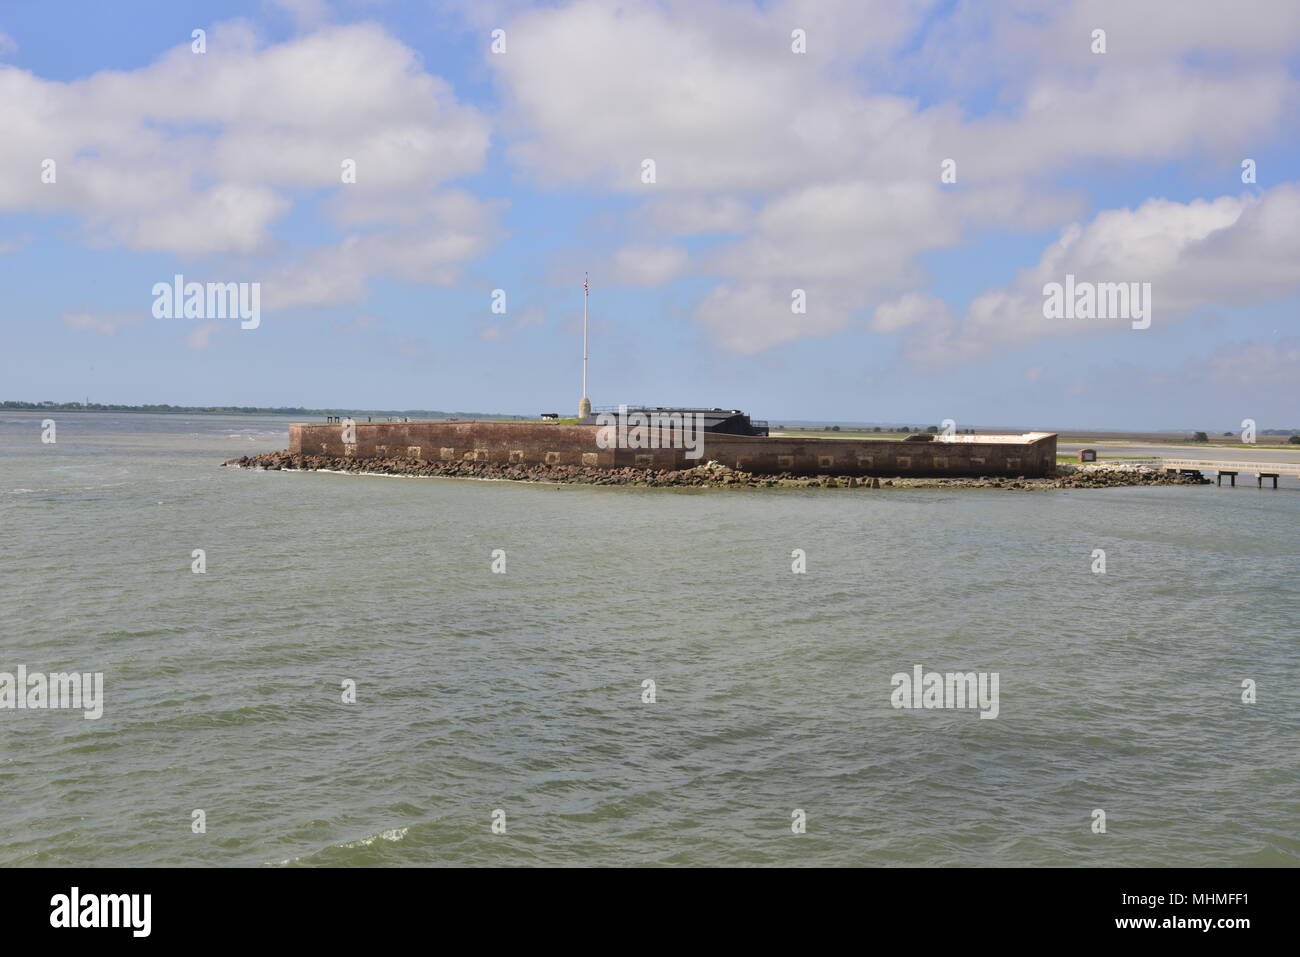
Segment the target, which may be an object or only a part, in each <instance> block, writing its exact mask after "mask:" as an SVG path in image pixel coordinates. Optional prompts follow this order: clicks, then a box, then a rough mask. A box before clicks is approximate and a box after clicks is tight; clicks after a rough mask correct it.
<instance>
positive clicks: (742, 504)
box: [0, 413, 1300, 866]
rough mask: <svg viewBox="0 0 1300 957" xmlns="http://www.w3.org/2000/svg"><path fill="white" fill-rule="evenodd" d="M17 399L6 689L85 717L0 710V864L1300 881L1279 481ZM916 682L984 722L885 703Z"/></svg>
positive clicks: (0, 526)
mask: <svg viewBox="0 0 1300 957" xmlns="http://www.w3.org/2000/svg"><path fill="white" fill-rule="evenodd" d="M42 418H43V416H40V415H27V414H21V413H7V414H6V413H0V555H3V559H2V560H0V671H10V672H12V671H13V670H14V669H15V668H16V666H17V665H19V664H24V665H26V666H27V667H28V669H30V670H32V671H46V672H53V671H69V670H77V671H90V672H94V671H102V672H104V674H105V681H106V703H105V706H104V715H103V717H102V718H101V719H100V720H98V721H88V720H85V719H83V718H82V716H81V714H80V713H79V712H69V711H30V710H24V711H16V710H3V711H0V795H3V799H2V800H0V864H7V865H43V864H44V865H49V864H97V865H139V864H170V865H176V864H179V865H191V864H193V865H223V864H237V865H256V864H279V863H291V864H306V865H340V864H366V865H383V864H400V865H412V864H495V865H518V864H524V865H528V864H548V865H574V864H602V865H612V864H679V865H684V864H701V865H724V864H740V865H761V864H792V865H803V864H816V865H832V864H839V865H844V864H852V865H967V866H978V865H1090V866H1111V865H1145V864H1151V865H1208V864H1234V865H1245V864H1269V865H1295V864H1297V863H1300V840H1298V839H1297V824H1298V823H1300V797H1298V796H1297V795H1298V794H1300V788H1297V783H1298V782H1297V777H1298V775H1297V733H1296V732H1297V714H1298V713H1300V709H1298V705H1300V695H1298V694H1297V691H1296V683H1297V680H1300V669H1298V668H1297V664H1298V663H1300V653H1298V651H1297V635H1298V634H1300V610H1298V609H1300V587H1298V586H1297V578H1296V555H1297V552H1298V551H1300V547H1298V546H1300V490H1297V489H1296V488H1295V486H1294V485H1293V484H1292V485H1290V487H1288V488H1284V489H1280V490H1278V491H1276V492H1274V491H1272V490H1265V491H1263V492H1261V491H1259V490H1257V489H1255V488H1254V487H1253V483H1252V487H1250V488H1238V489H1235V490H1232V489H1227V488H1223V489H1219V488H1214V487H1208V488H1141V489H1101V490H1063V491H1035V492H1005V491H995V490H971V491H939V490H920V491H901V490H899V491H890V490H881V491H863V490H781V491H777V490H745V491H735V490H733V491H722V490H708V491H683V490H635V489H618V488H578V487H561V488H556V487H551V486H540V485H536V486H530V485H514V484H508V483H497V482H473V481H456V480H442V479H391V478H369V477H358V476H343V475H322V474H290V473H263V472H250V471H236V470H231V469H221V468H218V467H217V465H218V463H219V462H221V461H222V460H224V459H226V458H229V457H231V456H233V455H237V454H241V453H251V452H254V451H269V450H272V449H276V448H283V447H284V446H285V445H286V444H287V437H286V429H285V425H286V423H287V421H288V420H282V419H270V418H266V417H253V416H249V417H218V416H144V415H117V416H114V415H75V414H68V413H56V414H54V415H53V418H55V420H56V421H57V423H58V432H57V443H56V444H54V445H43V444H42V443H41V442H40V433H41V429H40V420H41V419H42ZM196 548H201V549H204V550H205V551H206V555H207V573H206V574H204V575H196V574H193V573H192V571H191V562H192V558H191V552H192V551H193V550H194V549H196ZM797 548H799V549H804V550H805V552H806V553H807V573H806V574H803V575H796V574H792V572H791V561H792V559H791V552H792V551H793V550H794V549H797ZM1097 548H1101V549H1105V551H1106V557H1107V573H1106V574H1105V575H1096V574H1093V573H1092V571H1091V566H1092V551H1093V550H1094V549H1097ZM494 549H504V550H505V553H506V562H507V565H506V573H505V574H493V573H492V571H491V568H490V566H491V562H492V552H493V550H494ZM917 664H920V665H922V666H924V667H925V669H926V670H936V671H952V670H963V671H965V670H976V671H996V672H998V673H999V675H1000V692H1001V700H1000V714H999V716H998V718H997V719H996V720H980V719H979V718H978V717H977V714H976V713H975V712H973V711H961V712H958V711H940V710H928V711H927V710H922V711H899V710H894V709H893V708H892V707H891V705H890V692H891V685H890V677H891V675H893V674H894V673H896V672H901V671H910V670H911V669H912V667H913V666H914V665H917ZM647 678H649V679H653V680H654V681H655V682H656V688H657V701H656V702H655V703H653V704H646V703H643V702H642V682H643V681H644V680H645V679H647ZM1247 678H1249V679H1253V680H1254V681H1255V682H1256V683H1257V685H1258V696H1259V699H1258V702H1257V703H1255V704H1243V703H1242V702H1241V682H1242V680H1243V679H1247ZM348 679H350V680H353V681H355V682H356V684H357V701H356V703H355V704H345V703H343V702H342V701H341V694H342V691H341V683H342V682H343V681H344V680H348ZM498 808H499V809H502V810H504V811H505V814H506V823H507V833H506V834H505V835H494V834H493V833H492V831H491V827H490V826H491V823H492V821H491V815H492V812H493V811H494V810H495V809H498ZM796 808H798V809H802V810H804V811H805V812H806V814H807V833H806V834H803V835H796V834H794V833H792V831H791V826H790V824H791V812H792V810H794V809H796ZM1096 808H1101V809H1104V810H1105V811H1106V814H1107V833H1105V834H1093V833H1092V832H1091V829H1090V825H1091V822H1092V817H1091V814H1092V812H1093V810H1094V809H1096ZM195 809H203V810H204V811H205V812H206V816H207V832H206V833H205V834H194V833H191V826H190V825H191V814H192V812H193V811H194V810H195Z"/></svg>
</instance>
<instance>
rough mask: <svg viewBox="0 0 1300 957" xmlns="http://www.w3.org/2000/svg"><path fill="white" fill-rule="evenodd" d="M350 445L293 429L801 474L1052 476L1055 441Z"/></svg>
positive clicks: (309, 437) (400, 448)
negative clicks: (693, 450) (347, 437)
mask: <svg viewBox="0 0 1300 957" xmlns="http://www.w3.org/2000/svg"><path fill="white" fill-rule="evenodd" d="M354 428H355V429H356V440H357V441H356V442H355V443H354V444H353V445H351V446H347V447H345V446H344V444H343V429H344V426H342V425H338V424H333V423H330V424H295V425H291V426H289V448H290V451H293V452H303V453H307V454H327V455H337V456H355V457H357V458H373V457H381V458H382V457H388V458H416V459H421V460H425V461H439V460H442V461H462V460H470V461H474V460H478V461H488V462H503V463H504V462H519V463H522V464H527V465H538V464H553V465H579V466H581V465H586V466H595V467H599V468H621V467H623V466H636V467H645V468H661V469H683V468H691V467H692V466H695V465H702V464H704V463H705V462H708V461H709V460H711V459H712V460H715V461H718V462H721V463H722V464H723V465H728V466H731V467H732V468H738V469H743V470H744V471H746V472H758V473H768V474H772V473H778V472H790V473H792V474H795V475H820V474H825V475H879V476H917V477H920V476H971V477H977V476H982V475H988V476H995V475H1001V476H1019V475H1024V476H1026V477H1034V476H1042V475H1051V474H1052V473H1053V472H1054V471H1055V469H1056V436H1055V435H1048V436H1045V437H1044V438H1041V439H1038V440H1036V441H1034V442H1027V443H1014V444H1011V443H993V442H988V443H982V442H954V443H948V442H901V441H898V440H894V439H811V438H810V439H791V438H768V437H758V436H753V437H751V436H743V435H722V434H707V433H706V434H705V436H704V451H703V455H702V456H701V457H700V458H698V459H688V458H687V457H686V450H685V449H602V448H599V447H598V446H597V445H596V432H597V427H596V426H590V425H551V424H546V423H536V422H476V421H466V422H361V423H357V424H356V425H355V426H354Z"/></svg>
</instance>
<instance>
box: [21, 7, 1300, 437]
mask: <svg viewBox="0 0 1300 957" xmlns="http://www.w3.org/2000/svg"><path fill="white" fill-rule="evenodd" d="M1130 6H1132V5H1131V4H1124V3H1111V2H1094V3H1090V4H1086V5H1085V4H1075V3H1059V4H1045V5H1042V6H1041V7H1040V8H1038V9H1037V10H1036V12H1034V13H1033V14H1032V15H1029V14H1026V13H1025V12H1024V10H1023V5H1022V4H1020V3H1017V2H1005V3H998V2H995V3H984V4H965V3H957V2H943V3H931V4H925V3H901V2H893V0H880V2H861V0H859V2H854V3H848V2H845V3H837V2H823V3H817V4H811V3H805V2H787V3H765V4H745V3H714V2H703V0H701V2H693V3H677V2H662V3H650V2H628V3H621V4H617V3H595V2H573V3H548V4H522V3H501V4H495V3H472V4H465V5H463V6H462V5H459V4H456V3H427V2H400V0H391V2H383V0H366V2H362V0H356V2H352V0H334V2H326V0H276V2H271V0H267V2H252V3H222V4H211V3H184V2H168V3H163V2H134V3H131V4H128V5H126V7H125V8H124V7H122V6H119V5H104V4H99V3H91V2H85V3H49V2H28V0H17V2H11V3H9V4H6V5H5V6H4V7H3V8H2V9H0V102H2V103H3V104H4V116H5V117H6V126H7V128H8V129H7V134H8V135H7V136H6V143H5V144H4V145H3V146H0V282H2V283H3V287H4V289H5V292H6V296H5V299H4V302H3V304H2V305H0V332H2V333H3V342H4V349H3V353H2V354H0V398H10V399H27V400H42V399H52V400H57V401H67V400H74V399H81V398H84V397H86V396H89V397H90V398H91V399H92V400H93V401H102V402H127V403H148V402H170V403H174V404H205V405H206V404H222V405H225V404H238V405H268V406H270V405H295V406H296V405H303V406H329V407H356V408H441V409H459V410H466V409H472V410H479V411H499V412H518V413H537V412H541V411H561V412H569V411H571V410H572V409H573V408H574V407H576V404H577V399H578V397H579V391H580V376H581V366H580V355H581V309H582V275H583V271H584V270H589V271H590V272H591V288H592V298H591V311H592V340H591V342H592V344H591V353H592V366H591V380H590V381H591V388H590V392H591V397H592V400H593V402H594V403H595V404H597V405H606V404H615V403H618V402H645V403H653V404H703V405H709V406H713V405H725V406H729V407H730V406H734V407H740V408H744V409H746V410H748V411H750V412H752V413H753V414H754V415H756V416H758V417H762V418H767V419H771V420H776V421H779V420H782V419H812V420H817V419H824V420H826V421H834V420H844V421H874V422H908V423H926V424H928V423H937V422H938V421H940V420H941V419H945V418H952V419H954V420H955V421H957V423H958V424H959V426H961V425H964V424H969V425H971V426H976V425H983V426H994V425H1006V426H1021V427H1033V428H1068V427H1099V428H1102V427H1105V428H1132V429H1151V428H1204V429H1210V430H1215V431H1226V430H1229V429H1236V428H1238V427H1239V423H1240V422H1241V420H1242V419H1243V418H1253V419H1255V420H1256V421H1257V422H1258V423H1259V427H1260V428H1272V427H1279V428H1280V427H1298V426H1300V399H1297V389H1296V385H1297V383H1300V331H1297V322H1296V317H1297V314H1298V310H1297V306H1300V215H1297V214H1298V213H1300V186H1298V185H1297V183H1298V181H1300V150H1297V145H1298V144H1297V139H1298V137H1297V134H1296V130H1297V129H1298V128H1300V126H1298V125H1297V122H1296V121H1297V104H1298V103H1300V97H1298V96H1297V93H1298V91H1300V65H1298V64H1300V14H1297V13H1296V12H1295V10H1294V5H1293V4H1289V3H1285V2H1282V0H1278V2H1276V3H1270V2H1260V3H1258V4H1245V5H1244V6H1243V5H1240V4H1238V5H1230V4H1222V3H1209V2H1206V3H1196V2H1191V3H1187V2H1178V3H1175V2H1172V0H1171V2H1164V0H1157V2H1153V3H1150V4H1146V5H1144V6H1143V9H1142V11H1141V13H1140V15H1139V14H1137V13H1134V12H1133V10H1131V9H1130ZM196 29H202V30H204V31H206V35H205V44H206V46H205V50H204V52H202V53H199V52H195V51H194V50H193V48H192V41H191V34H192V31H194V30H196ZM498 29H499V30H503V31H504V40H505V49H504V50H503V51H501V52H493V50H492V42H493V31H494V30H498ZM1098 29H1101V30H1104V31H1105V43H1106V50H1105V52H1104V53H1101V52H1095V51H1094V47H1095V45H1096V39H1095V36H1094V31H1095V30H1098ZM794 31H802V33H803V37H804V41H803V42H804V46H805V51H806V52H797V51H796V50H795V49H793V46H794V45H796V44H795V40H794V39H793V33H794ZM348 158H351V159H353V160H355V162H356V168H357V181H356V182H355V183H344V182H342V180H341V177H340V164H341V163H342V161H343V160H345V159H348ZM646 158H652V159H654V161H655V164H656V177H655V181H654V182H645V181H644V179H643V176H642V170H643V165H642V163H643V160H644V159H646ZM1245 158H1250V159H1253V160H1254V161H1255V166H1256V171H1257V175H1256V181H1255V182H1243V181H1242V170H1241V162H1242V160H1243V159H1245ZM49 159H52V160H54V163H55V171H56V177H55V181H54V182H43V181H42V169H43V166H42V164H43V163H44V161H46V160H49ZM945 159H953V160H955V163H956V170H957V178H956V182H955V183H945V182H941V181H940V164H941V162H942V161H943V160H945ZM177 273H181V274H183V275H184V276H185V277H186V278H187V280H192V281H199V282H208V281H211V282H257V283H259V284H260V288H261V290H262V296H263V307H262V316H261V323H260V325H259V326H258V327H257V328H256V329H247V330H244V329H240V327H239V323H238V321H237V320H230V319H221V318H216V317H209V318H190V319H182V318H171V319H167V318H155V316H154V315H153V314H152V306H153V295H152V292H151V290H152V287H153V286H154V284H155V283H158V282H170V281H171V279H172V277H173V275H175V274H177ZM1066 273H1071V274H1074V275H1076V276H1077V277H1078V278H1079V279H1080V280H1090V281H1094V282H1099V283H1100V282H1106V283H1109V282H1136V283H1143V282H1150V283H1151V288H1152V315H1151V325H1150V328H1147V329H1133V328H1132V327H1131V324H1130V322H1129V321H1127V319H1126V318H1125V317H1112V318H1096V319H1077V320H1049V319H1045V318H1044V317H1043V315H1042V310H1041V306H1042V299H1043V296H1042V287H1043V285H1044V283H1045V282H1051V281H1063V279H1064V276H1065V274H1066ZM496 289H500V290H504V292H505V295H506V312H505V314H504V315H501V314H494V313H493V312H492V311H491V303H492V293H493V290H496ZM795 289H801V290H804V295H805V297H806V300H807V309H806V312H803V313H795V312H792V310H791V305H790V304H791V296H792V292H793V290H795Z"/></svg>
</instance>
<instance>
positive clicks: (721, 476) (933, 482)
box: [224, 452, 1206, 489]
mask: <svg viewBox="0 0 1300 957" xmlns="http://www.w3.org/2000/svg"><path fill="white" fill-rule="evenodd" d="M224 464H225V465H228V466H232V467H236V468H246V469H266V470H268V471H280V470H291V471H303V472H354V473H367V474H371V475H409V476H428V477H439V478H468V479H498V480H504V481H512V482H544V483H549V484H558V485H631V486H640V487H644V488H691V487H696V488H700V487H713V488H1018V489H1033V488H1107V487H1110V486H1120V485H1201V484H1204V483H1205V481H1206V480H1202V481H1197V479H1195V478H1194V477H1189V476H1185V475H1166V474H1165V473H1164V472H1161V471H1157V470H1154V469H1145V470H1136V469H1135V470H1121V469H1116V468H1107V469H1095V470H1094V469H1089V470H1084V469H1078V470H1074V471H1071V472H1068V473H1064V474H1059V475H1055V476H1053V477H1051V478H1000V477H989V478H902V477H898V478H872V477H869V476H851V475H789V474H783V475H757V474H754V473H751V472H741V471H738V470H736V469H732V468H728V467H727V466H725V465H720V464H718V463H717V462H708V463H705V464H702V465H698V466H696V467H695V468H690V469H681V470H677V471H662V470H659V469H638V468H621V469H604V468H594V467H590V466H579V465H524V464H518V465H507V464H501V463H494V462H470V461H458V462H422V461H420V460H418V459H407V458H369V459H366V458H336V457H334V456H330V455H303V454H298V453H294V452H267V453H264V454H261V455H244V456H240V457H239V458H236V459H231V460H230V461H228V462H225V463H224Z"/></svg>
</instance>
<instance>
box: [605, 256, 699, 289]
mask: <svg viewBox="0 0 1300 957" xmlns="http://www.w3.org/2000/svg"><path fill="white" fill-rule="evenodd" d="M689 258H690V257H689V256H688V255H687V253H686V250H685V249H682V248H681V247H680V246H624V247H623V248H621V249H619V250H618V251H617V252H615V253H614V263H613V272H614V281H615V282H622V283H628V284H629V285H633V286H660V285H663V284H664V283H666V282H669V281H671V280H673V279H676V278H677V277H678V276H679V275H681V273H682V271H683V270H684V269H685V268H686V263H687V261H688V259H689Z"/></svg>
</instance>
